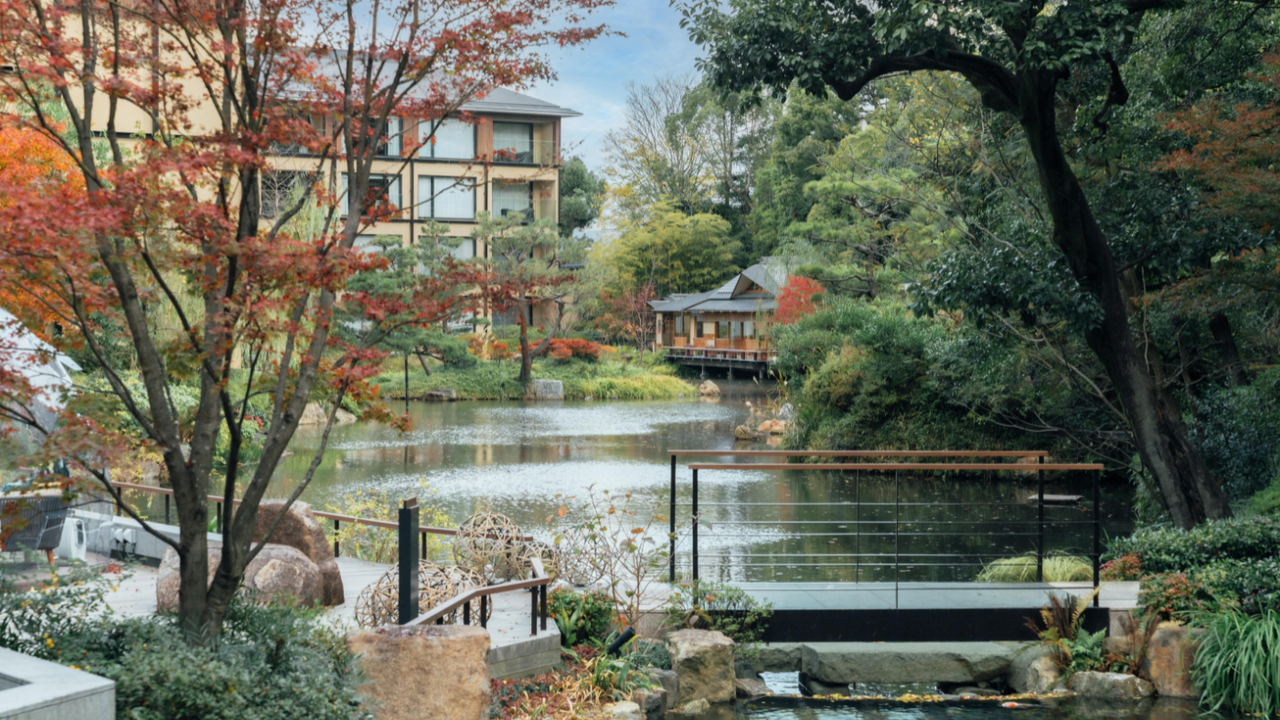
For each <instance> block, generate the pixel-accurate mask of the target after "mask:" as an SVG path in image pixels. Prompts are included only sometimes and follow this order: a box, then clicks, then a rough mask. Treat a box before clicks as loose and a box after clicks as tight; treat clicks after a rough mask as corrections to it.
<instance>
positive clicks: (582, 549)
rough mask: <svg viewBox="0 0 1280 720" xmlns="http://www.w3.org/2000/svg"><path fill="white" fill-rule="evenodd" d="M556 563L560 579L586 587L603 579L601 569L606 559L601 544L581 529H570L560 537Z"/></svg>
mask: <svg viewBox="0 0 1280 720" xmlns="http://www.w3.org/2000/svg"><path fill="white" fill-rule="evenodd" d="M556 561H557V562H556V569H557V571H558V573H559V574H558V577H559V578H560V579H562V580H567V581H569V582H570V583H572V584H574V585H577V586H578V587H585V586H587V585H590V584H592V583H594V582H596V581H597V580H599V579H600V578H601V577H603V574H602V573H601V570H600V568H601V567H602V566H603V563H604V561H605V557H604V554H603V548H602V547H601V543H600V541H599V540H597V539H595V538H593V537H592V536H591V535H589V534H588V533H586V532H583V531H582V530H580V529H577V528H573V529H570V530H568V531H566V532H565V533H564V534H563V535H561V536H560V548H559V557H557V558H556Z"/></svg>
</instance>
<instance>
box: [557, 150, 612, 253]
mask: <svg viewBox="0 0 1280 720" xmlns="http://www.w3.org/2000/svg"><path fill="white" fill-rule="evenodd" d="M605 189H606V188H605V184H604V181H603V180H601V179H600V178H599V177H597V176H596V174H595V173H593V172H591V171H590V170H588V169H587V164H586V163H584V162H582V158H580V157H573V158H570V159H569V162H567V163H565V164H564V167H562V168H560V235H561V236H562V237H573V233H574V232H575V231H577V230H582V229H584V228H586V227H587V226H588V225H590V224H591V223H593V222H595V221H596V218H599V217H600V208H601V206H602V205H603V204H604V193H605Z"/></svg>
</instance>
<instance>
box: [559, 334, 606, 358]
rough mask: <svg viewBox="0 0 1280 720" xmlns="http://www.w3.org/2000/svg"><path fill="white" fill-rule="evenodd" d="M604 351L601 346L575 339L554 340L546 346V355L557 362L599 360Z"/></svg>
mask: <svg viewBox="0 0 1280 720" xmlns="http://www.w3.org/2000/svg"><path fill="white" fill-rule="evenodd" d="M604 351H605V349H604V346H603V345H597V344H596V343H593V342H591V341H590V340H580V339H577V338H555V339H554V340H552V341H551V343H550V344H549V345H548V346H547V353H549V354H550V355H551V357H553V358H555V359H557V360H568V359H570V358H576V359H580V360H599V359H600V355H601V354H603V353H604Z"/></svg>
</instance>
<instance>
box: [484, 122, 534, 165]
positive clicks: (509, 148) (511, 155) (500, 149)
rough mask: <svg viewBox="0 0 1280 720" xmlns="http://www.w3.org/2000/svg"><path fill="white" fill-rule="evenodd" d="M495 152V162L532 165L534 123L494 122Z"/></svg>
mask: <svg viewBox="0 0 1280 720" xmlns="http://www.w3.org/2000/svg"><path fill="white" fill-rule="evenodd" d="M493 152H494V156H493V161H494V162H497V163H514V164H518V165H532V164H533V125H532V124H531V123H511V122H496V123H494V124H493ZM499 153H501V154H499Z"/></svg>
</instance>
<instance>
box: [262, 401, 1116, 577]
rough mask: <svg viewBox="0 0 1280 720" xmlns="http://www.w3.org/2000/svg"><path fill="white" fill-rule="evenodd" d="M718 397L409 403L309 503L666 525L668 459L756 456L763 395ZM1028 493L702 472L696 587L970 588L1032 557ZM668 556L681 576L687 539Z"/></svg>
mask: <svg viewBox="0 0 1280 720" xmlns="http://www.w3.org/2000/svg"><path fill="white" fill-rule="evenodd" d="M724 390H725V394H724V395H723V396H722V397H721V398H720V399H719V400H718V401H715V402H704V401H691V400H684V401H670V402H667V401H664V402H591V401H580V402H553V403H533V402H529V403H525V402H456V403H411V404H410V416H411V418H412V421H413V428H412V430H411V431H410V432H408V433H401V432H399V431H397V430H395V429H392V428H390V427H387V426H383V425H378V424H365V423H357V424H353V425H347V426H340V427H336V428H334V430H333V432H332V435H331V437H330V441H329V449H328V450H327V451H326V452H325V455H324V459H323V462H322V464H321V466H320V468H319V470H318V471H317V473H316V475H315V479H314V480H313V482H312V485H311V487H310V488H308V490H307V492H306V495H305V499H307V500H309V501H310V502H311V503H312V505H313V506H315V507H317V508H324V507H326V506H328V505H331V504H333V503H335V502H336V501H337V499H338V498H339V497H340V496H341V495H343V494H344V493H347V492H350V491H352V490H356V489H361V488H377V489H380V490H382V491H385V492H387V493H388V495H389V496H390V497H392V498H401V497H403V498H408V497H413V496H419V497H420V498H422V499H423V501H424V502H427V503H430V504H434V505H436V506H438V507H440V508H442V509H443V510H444V511H445V512H446V513H447V514H448V516H449V518H450V519H452V520H453V522H455V523H456V522H459V521H461V520H463V519H464V518H466V517H468V516H469V515H471V514H472V513H474V512H477V511H481V510H487V511H493V512H499V513H502V514H504V515H507V516H508V517H510V518H512V519H513V520H514V521H515V522H517V523H518V524H519V525H520V526H521V527H522V528H524V529H525V530H527V531H530V532H531V533H533V534H534V535H540V536H544V537H546V536H549V535H551V534H553V529H552V526H550V525H548V522H547V520H548V518H549V517H551V516H554V515H555V514H556V510H557V508H558V507H559V506H560V505H561V503H562V502H563V498H564V497H568V496H575V497H577V498H582V497H583V496H584V495H585V493H586V491H587V488H588V487H594V489H595V491H596V492H603V491H606V490H607V491H609V492H610V493H612V494H614V495H615V496H617V495H624V494H627V493H630V494H632V495H633V497H634V502H635V503H637V504H638V505H639V506H640V508H641V510H642V512H644V513H655V514H661V515H664V516H665V515H667V514H669V508H668V502H669V500H668V498H669V494H668V493H669V486H670V461H669V457H668V455H667V451H668V450H669V449H673V448H679V449H684V448H698V449H733V448H738V449H760V448H766V447H768V446H767V445H765V444H763V443H750V442H738V441H735V440H734V438H733V429H734V427H735V426H737V425H739V424H741V423H743V422H744V421H745V420H746V418H747V416H748V414H749V412H750V411H749V408H748V407H747V404H746V403H747V402H748V401H754V402H757V403H758V402H759V401H760V400H761V399H762V393H761V391H760V389H759V388H758V386H756V385H754V384H751V383H738V384H726V385H725V386H724ZM319 438H320V431H319V429H317V428H308V427H304V428H302V429H300V430H299V432H298V434H297V436H296V437H295V440H294V442H293V444H292V446H291V449H292V451H293V454H292V455H291V456H290V457H288V458H286V459H285V461H284V462H283V463H282V465H281V467H280V468H279V470H278V471H277V476H276V482H275V483H273V489H272V492H273V493H274V494H276V495H283V494H285V493H287V492H289V491H290V490H291V489H292V488H293V486H294V482H296V480H297V478H299V477H301V476H302V475H303V473H304V472H305V470H306V467H307V465H308V464H309V462H310V460H311V457H312V452H311V451H313V450H314V448H315V447H317V446H318V443H319ZM720 461H722V462H723V461H725V460H720ZM735 461H740V462H744V463H746V462H751V459H749V458H738V459H735ZM775 462H776V461H775ZM690 480H691V473H690V471H689V470H688V469H687V468H686V467H684V463H681V466H680V467H679V471H678V488H679V490H678V493H677V497H678V502H679V503H680V505H679V509H678V512H677V517H678V518H683V519H684V520H686V521H687V519H688V517H689V516H690V512H691V507H690V506H689V501H690V499H691V498H690V492H691V484H690ZM424 482H425V483H426V484H427V485H428V486H429V488H430V492H429V493H428V492H424V490H423V488H422V484H423V483H424ZM1091 482H1092V478H1091V477H1089V476H1088V474H1076V475H1064V476H1061V477H1058V476H1051V477H1050V478H1049V481H1048V483H1047V487H1046V492H1048V493H1052V494H1064V495H1080V496H1083V497H1084V498H1085V500H1086V502H1083V503H1080V504H1077V505H1069V506H1064V507H1054V508H1050V509H1049V511H1048V512H1047V517H1048V518H1049V519H1050V520H1051V521H1054V520H1057V521H1059V524H1053V523H1051V524H1050V525H1049V527H1048V529H1047V530H1046V547H1047V549H1048V550H1050V551H1062V552H1074V553H1078V554H1083V553H1086V552H1088V550H1089V548H1090V547H1091V532H1092V530H1091V526H1089V525H1088V523H1087V520H1088V519H1089V517H1090V514H1089V513H1090V512H1091V505H1090V504H1089V503H1088V502H1087V500H1088V499H1090V498H1091V495H1090V493H1091V485H1090V483H1091ZM1035 492H1036V479H1035V473H1033V472H1027V473H1016V474H1015V473H1000V474H999V476H997V475H996V474H990V475H987V474H969V475H966V476H957V475H943V474H940V473H929V472H917V473H908V472H902V473H897V474H895V473H880V474H871V473H849V472H844V473H841V472H833V471H821V470H803V469H796V470H785V471H769V470H753V469H750V468H745V469H740V470H720V471H710V470H704V471H702V472H701V473H700V477H699V503H700V507H699V509H700V511H701V513H702V516H703V518H704V523H703V525H702V526H701V528H700V538H699V551H700V563H699V567H700V570H701V572H702V575H703V576H704V577H707V576H710V575H714V576H718V577H719V578H721V579H725V580H736V581H767V580H787V581H814V580H822V581H837V580H843V581H848V580H854V579H860V580H864V581H871V580H881V581H883V580H893V579H894V578H895V574H896V577H898V579H900V580H902V581H908V580H950V579H956V580H968V579H972V576H973V574H975V573H976V572H977V570H978V569H979V568H980V566H981V564H982V561H983V560H984V559H989V558H990V557H993V556H998V555H1009V554H1017V553H1022V552H1028V551H1031V550H1033V549H1034V547H1035V541H1036V529H1037V528H1036V525H1035V520H1036V514H1035V513H1036V510H1035V507H1034V505H1033V504H1030V503H1028V502H1027V499H1028V498H1029V497H1030V496H1032V495H1034V494H1035ZM1101 497H1102V503H1101V504H1102V516H1103V528H1104V532H1105V533H1106V534H1113V535H1114V534H1118V533H1124V532H1127V531H1128V530H1129V521H1128V517H1129V515H1130V510H1129V502H1130V500H1131V495H1130V492H1129V489H1128V488H1127V487H1122V486H1116V485H1114V484H1109V483H1104V484H1103V486H1102V490H1101ZM633 507H634V506H633ZM895 530H896V531H897V532H896V534H897V535H898V537H897V539H896V540H895V537H894V536H895ZM1106 534H1104V536H1103V537H1104V538H1105V537H1106ZM895 543H896V544H895ZM947 556H950V557H947ZM677 557H678V561H679V564H680V566H681V567H682V568H684V569H687V567H688V563H689V538H688V536H687V533H686V534H685V536H684V537H683V538H682V540H681V545H680V548H679V550H678V552H677ZM895 558H897V560H899V561H900V562H895Z"/></svg>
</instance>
